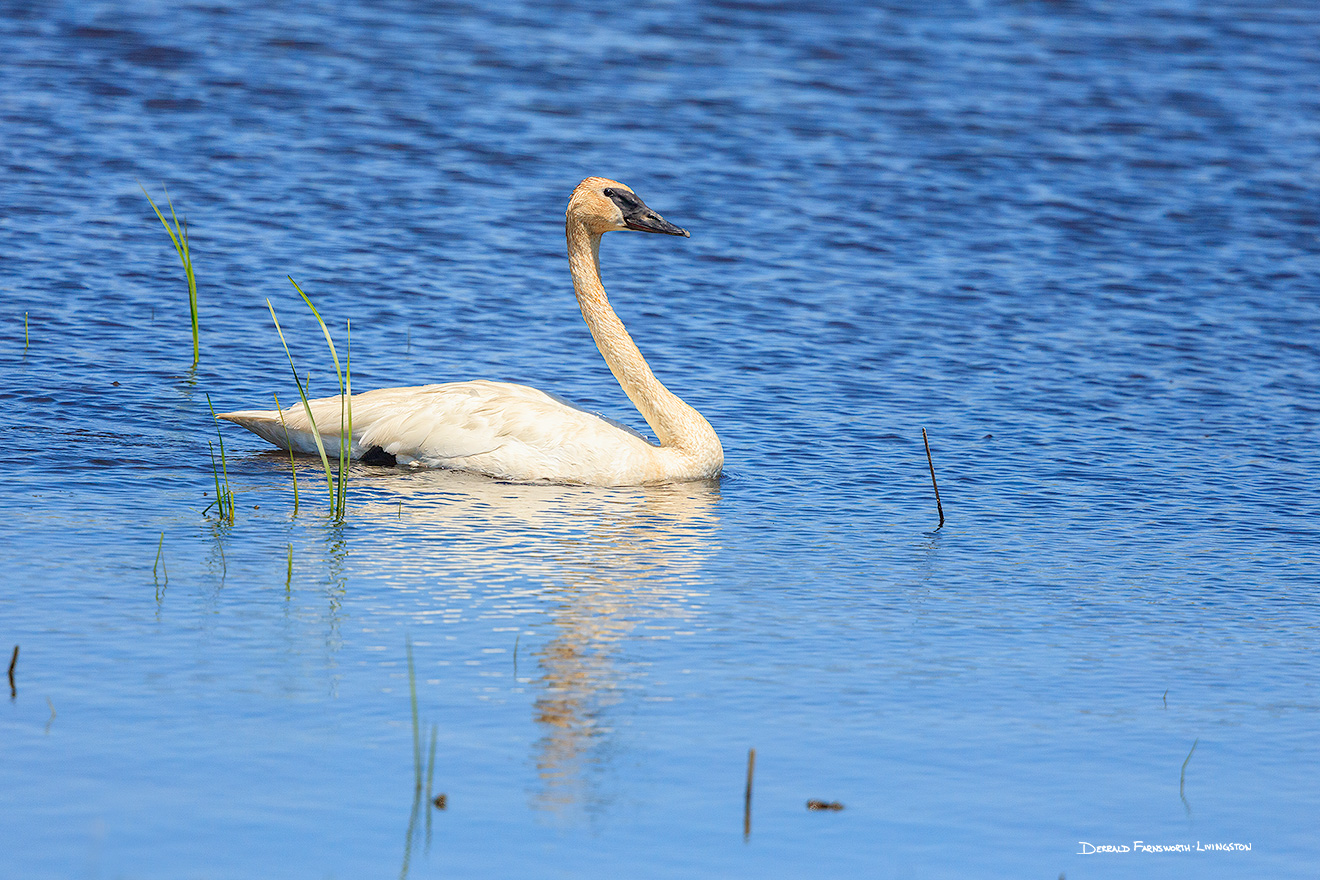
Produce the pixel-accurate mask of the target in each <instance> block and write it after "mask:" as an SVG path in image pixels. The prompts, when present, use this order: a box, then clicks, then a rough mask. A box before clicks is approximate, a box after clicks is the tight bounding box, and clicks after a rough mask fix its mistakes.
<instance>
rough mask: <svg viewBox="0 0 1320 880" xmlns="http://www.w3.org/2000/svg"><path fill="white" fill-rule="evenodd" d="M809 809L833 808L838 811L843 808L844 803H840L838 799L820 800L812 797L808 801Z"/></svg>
mask: <svg viewBox="0 0 1320 880" xmlns="http://www.w3.org/2000/svg"><path fill="white" fill-rule="evenodd" d="M807 809H808V810H833V811H834V812H836V813H837V812H839V810H842V809H843V804H841V803H839V802H838V801H818V800H816V799H815V798H812V799H811V800H809V801H807Z"/></svg>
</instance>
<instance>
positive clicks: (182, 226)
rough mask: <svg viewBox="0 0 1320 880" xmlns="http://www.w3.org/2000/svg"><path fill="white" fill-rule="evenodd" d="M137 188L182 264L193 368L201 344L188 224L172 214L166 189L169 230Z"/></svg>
mask: <svg viewBox="0 0 1320 880" xmlns="http://www.w3.org/2000/svg"><path fill="white" fill-rule="evenodd" d="M138 186H140V187H142V194H143V195H144V196H146V197H147V202H148V203H149V204H150V205H151V210H153V211H155V212H156V217H157V218H159V219H160V223H161V225H162V226H164V227H165V231H166V232H168V233H169V235H170V241H172V242H174V251H175V253H177V254H178V255H179V262H180V263H182V264H183V274H184V276H185V277H186V278H187V280H188V313H189V315H190V316H191V319H192V336H193V366H194V367H195V366H197V362H198V361H199V360H201V343H200V340H199V334H198V326H197V276H196V275H195V274H193V264H192V252H191V250H189V248H188V223H187V221H184V222H183V223H180V222H179V216H178V214H176V213H175V212H174V202H173V200H171V199H170V192H169V190H168V189H167V190H165V199H166V202H167V204H168V205H169V209H170V217H171V218H172V219H173V220H174V228H173V229H171V228H170V224H169V221H168V220H166V219H165V215H164V214H162V213H161V212H160V208H158V207H156V203H155V202H153V201H152V200H151V194H150V193H148V192H147V188H146V187H145V186H142V184H141V182H139V183H138Z"/></svg>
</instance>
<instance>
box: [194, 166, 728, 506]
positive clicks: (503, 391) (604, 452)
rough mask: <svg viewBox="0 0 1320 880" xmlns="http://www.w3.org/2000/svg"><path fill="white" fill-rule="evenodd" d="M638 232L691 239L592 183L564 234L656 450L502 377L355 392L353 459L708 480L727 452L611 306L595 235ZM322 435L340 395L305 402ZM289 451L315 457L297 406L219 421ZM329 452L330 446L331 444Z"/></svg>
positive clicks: (592, 476) (328, 433)
mask: <svg viewBox="0 0 1320 880" xmlns="http://www.w3.org/2000/svg"><path fill="white" fill-rule="evenodd" d="M624 229H635V230H638V231H640V232H661V233H665V234H666V235H681V236H683V237H685V238H686V237H687V236H688V232H687V230H686V229H680V228H679V227H677V226H675V225H673V224H672V223H670V222H668V221H667V220H665V219H663V218H662V217H661V216H660V215H659V214H657V213H655V212H654V211H652V210H651V209H650V208H648V207H647V206H646V205H645V204H644V203H643V202H642V200H641V199H639V198H638V197H637V195H636V194H635V193H634V192H633V191H632V190H631V189H629V188H628V187H626V186H624V185H623V184H621V183H619V182H617V181H614V180H608V179H606V178H603V177H588V178H587V179H586V180H584V181H582V182H581V183H580V184H578V186H577V188H576V189H574V190H573V195H572V197H571V198H570V199H569V202H568V212H567V218H566V221H565V232H566V235H567V237H568V265H569V269H570V271H571V272H572V274H573V289H574V291H575V293H576V294H577V301H578V306H579V307H580V308H581V309H582V317H583V318H585V319H586V322H587V326H588V327H589V328H590V329H591V335H592V337H593V338H594V339H595V341H596V347H597V348H599V349H600V353H601V355H602V356H603V357H604V358H605V363H606V364H608V365H609V368H610V371H611V372H613V373H614V377H615V378H616V379H617V380H618V381H619V385H620V386H622V388H623V390H624V392H625V393H626V394H627V395H628V397H629V399H631V400H632V402H633V404H634V405H635V406H636V407H637V409H638V410H639V411H640V412H641V414H642V417H643V418H645V419H646V422H647V424H649V425H650V426H651V429H652V430H653V431H655V436H656V437H657V438H658V439H659V441H660V444H659V445H658V446H657V445H654V444H652V443H649V442H647V441H646V440H645V439H643V438H642V437H641V436H640V435H638V434H636V433H634V432H632V431H630V430H628V429H627V428H624V427H622V426H620V425H618V424H615V423H614V422H611V421H608V420H606V419H605V418H603V417H601V416H598V415H596V414H594V413H590V412H587V411H585V410H583V409H579V408H578V407H576V406H573V405H572V404H570V403H568V402H566V401H564V400H561V399H560V398H558V397H554V396H552V395H549V394H546V393H545V392H543V391H538V390H536V389H535V388H529V387H527V386H526V385H514V384H511V383H507V382H489V381H485V380H478V381H474V382H450V383H445V384H441V385H422V386H418V387H415V388H381V389H378V390H375V391H367V392H365V393H363V394H354V395H353V396H352V398H351V402H352V413H353V419H352V425H353V437H352V456H353V457H354V458H363V457H366V458H367V460H368V461H376V460H383V461H386V462H389V461H391V460H392V461H394V462H395V463H397V464H406V465H413V466H415V467H437V468H451V469H456V470H463V471H472V472H475V473H480V474H486V475H488V476H491V477H496V478H499V479H504V480H511V481H515V482H542V481H544V482H555V483H583V484H589V485H597V486H629V485H641V484H645V483H665V482H677V481H681V480H700V479H707V478H711V477H715V476H717V475H718V474H719V472H720V468H721V467H723V465H724V450H723V449H722V448H721V446H720V441H719V438H718V437H717V436H716V435H715V431H714V429H712V428H711V426H710V423H709V422H707V421H706V419H705V418H703V417H702V415H701V414H700V413H699V412H697V411H696V410H695V409H693V408H692V407H690V406H688V405H687V404H686V403H684V402H683V401H681V400H679V399H678V396H677V395H675V394H674V393H673V392H671V391H670V390H669V389H668V388H666V387H665V386H664V385H662V384H661V383H660V380H658V379H657V378H656V377H655V374H654V373H652V372H651V368H650V367H649V366H647V363H646V361H645V359H643V358H642V353H641V352H640V351H639V350H638V349H637V345H636V343H634V342H633V341H632V338H631V337H630V336H629V335H628V331H627V330H625V329H624V326H623V322H622V321H620V320H619V317H618V315H616V314H615V313H614V309H612V308H610V304H609V300H608V299H607V298H606V296H605V288H604V286H603V285H602V284H601V281H600V237H601V235H603V234H604V233H606V232H610V231H612V230H624ZM310 405H311V410H312V414H313V416H314V417H315V420H316V425H317V427H318V428H319V430H320V432H321V436H322V438H323V439H324V440H332V441H335V442H337V441H338V438H339V431H340V427H339V425H340V413H341V408H340V398H339V397H338V396H335V397H323V398H320V399H319V400H313V401H311V402H310ZM220 418H222V419H228V420H229V421H231V422H236V423H237V424H239V425H242V426H243V427H245V428H247V429H248V430H250V431H252V432H254V433H256V434H258V435H260V436H261V437H263V438H265V439H266V440H269V441H270V442H271V443H274V444H275V445H276V446H280V447H282V448H285V449H288V448H289V447H292V448H293V449H294V450H295V451H298V452H304V453H312V452H315V451H316V440H315V437H314V435H313V433H312V423H311V421H310V420H309V419H308V418H307V414H306V411H305V410H304V408H303V406H302V405H301V404H295V405H294V406H291V407H289V408H288V409H286V410H284V412H283V420H282V421H281V413H280V412H279V411H278V410H244V411H242V412H231V413H224V414H223V415H221V416H220ZM326 445H327V446H329V445H330V444H329V443H327V444H326Z"/></svg>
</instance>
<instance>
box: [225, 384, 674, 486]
mask: <svg viewBox="0 0 1320 880" xmlns="http://www.w3.org/2000/svg"><path fill="white" fill-rule="evenodd" d="M309 408H310V409H311V412H312V417H313V418H314V419H315V423H316V432H319V433H320V434H321V437H322V442H327V441H334V442H337V440H338V437H339V434H340V421H341V402H340V398H339V397H323V398H320V399H317V400H313V401H310V402H309ZM281 415H282V416H283V421H282V422H281ZM220 418H222V419H228V420H229V421H232V422H236V423H237V424H240V425H242V426H243V427H245V428H247V429H249V430H251V431H252V432H254V433H256V434H258V435H259V436H261V437H263V438H265V439H266V440H268V441H270V442H271V443H274V444H275V445H276V446H280V447H283V448H285V449H287V448H289V447H290V446H292V447H293V448H294V449H295V450H296V451H299V452H305V453H312V452H315V451H316V440H315V433H314V432H313V430H312V427H311V421H310V420H309V419H308V418H307V413H306V410H305V409H304V407H303V405H302V404H301V403H298V404H294V405H293V406H291V407H289V408H288V409H286V410H284V411H283V413H282V414H281V413H280V412H279V411H278V410H257V411H244V412H234V413H225V414H223V415H221V416H220ZM352 419H353V454H354V457H359V456H361V455H362V454H364V453H366V452H367V451H368V450H370V449H372V448H374V447H379V448H380V449H382V450H384V451H385V452H388V453H389V454H391V455H393V456H395V458H396V459H397V460H398V461H399V462H400V463H401V464H408V463H412V464H419V465H424V466H427V467H453V468H461V469H465V470H475V471H480V472H482V473H488V474H492V475H494V476H502V477H507V478H510V479H517V480H535V479H546V478H560V477H566V478H569V479H571V478H572V477H573V474H574V473H576V472H577V471H579V470H583V469H590V468H601V467H615V468H617V467H624V466H626V462H627V461H629V460H631V459H633V458H635V457H637V456H638V455H644V454H645V453H646V451H648V450H651V449H654V447H653V446H652V445H651V444H650V443H648V442H647V441H646V440H645V439H644V438H643V437H642V436H641V435H640V434H638V433H636V432H635V431H632V430H631V429H628V428H625V427H624V426H622V425H619V424H618V423H617V422H612V421H609V420H607V419H605V418H603V417H601V416H598V415H596V414H594V413H590V412H587V411H586V410H583V409H580V408H578V407H576V406H573V405H572V404H570V403H568V402H567V401H565V400H563V399H562V398H557V397H554V396H551V395H549V394H546V393H545V392H543V391H538V390H537V389H535V388H530V387H528V386H526V385H515V384H511V383H506V382H488V381H475V382H451V383H446V384H442V385H422V386H418V387H414V388H381V389H378V390H376V391H368V392H365V393H362V394H355V395H353V398H352ZM327 445H328V444H327ZM550 475H554V476H553V477H551V476H550Z"/></svg>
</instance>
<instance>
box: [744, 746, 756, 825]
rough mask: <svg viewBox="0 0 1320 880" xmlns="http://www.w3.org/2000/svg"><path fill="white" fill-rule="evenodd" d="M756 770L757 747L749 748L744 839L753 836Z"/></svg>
mask: <svg viewBox="0 0 1320 880" xmlns="http://www.w3.org/2000/svg"><path fill="white" fill-rule="evenodd" d="M755 770H756V749H748V750H747V791H746V792H745V793H744V794H743V839H744V840H746V839H747V838H749V837H751V836H752V773H753V772H754V771H755Z"/></svg>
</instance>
